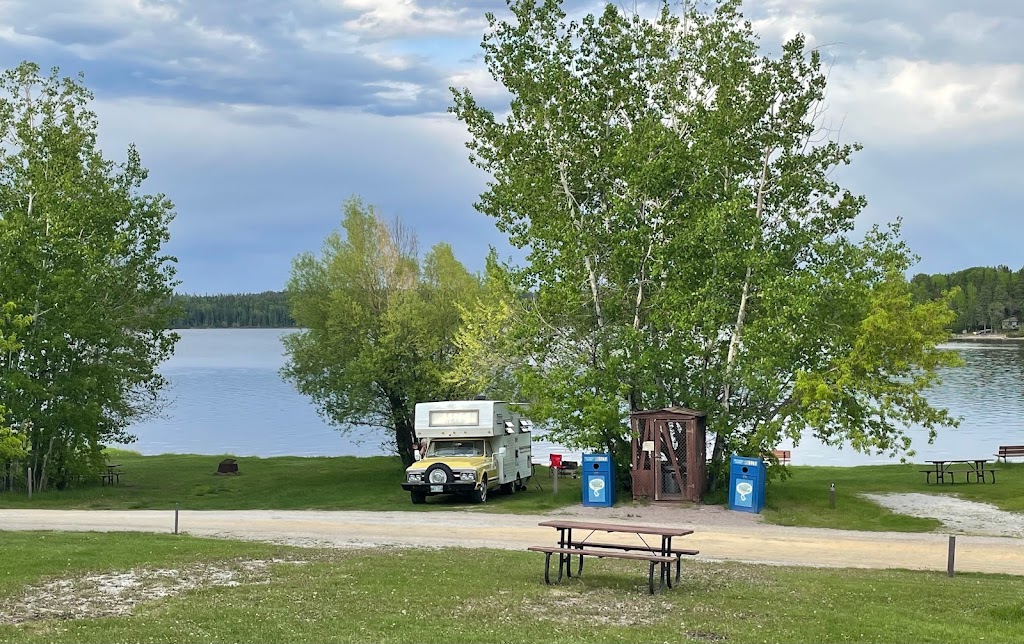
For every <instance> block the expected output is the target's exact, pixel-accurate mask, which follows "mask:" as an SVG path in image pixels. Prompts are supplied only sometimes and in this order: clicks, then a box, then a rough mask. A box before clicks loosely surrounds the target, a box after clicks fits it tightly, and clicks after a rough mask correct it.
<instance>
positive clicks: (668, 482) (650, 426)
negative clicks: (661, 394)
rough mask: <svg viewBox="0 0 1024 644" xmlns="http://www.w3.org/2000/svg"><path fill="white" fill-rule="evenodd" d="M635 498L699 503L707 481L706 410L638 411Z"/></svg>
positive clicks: (634, 419) (634, 416)
mask: <svg viewBox="0 0 1024 644" xmlns="http://www.w3.org/2000/svg"><path fill="white" fill-rule="evenodd" d="M629 424H630V428H631V430H632V439H633V440H632V442H633V462H632V468H631V470H632V476H633V498H634V499H641V498H647V499H651V500H654V501H693V502H695V503H699V502H700V500H701V497H702V496H703V494H704V489H705V486H706V483H707V456H706V454H707V443H706V433H707V413H705V412H703V411H696V410H693V409H687V408H686V407H665V408H664V409H652V410H648V411H635V412H633V413H631V414H630V415H629Z"/></svg>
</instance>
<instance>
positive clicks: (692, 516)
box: [547, 503, 763, 526]
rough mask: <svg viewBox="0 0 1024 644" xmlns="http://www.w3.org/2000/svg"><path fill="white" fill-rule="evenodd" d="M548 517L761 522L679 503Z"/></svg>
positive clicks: (574, 509)
mask: <svg viewBox="0 0 1024 644" xmlns="http://www.w3.org/2000/svg"><path fill="white" fill-rule="evenodd" d="M547 516H557V517H562V518H564V517H578V518H581V519H593V520H594V521H610V520H622V521H626V522H628V523H646V524H654V525H693V526H750V525H756V524H758V523H761V522H762V520H763V517H762V516H761V515H760V514H753V513H750V512H733V511H732V510H729V509H728V508H725V507H723V506H720V505H680V504H676V503H663V504H662V503H651V504H648V505H641V504H634V505H629V506H620V507H612V508H601V507H584V506H582V505H575V506H569V507H566V508H560V509H558V510H552V511H550V512H548V513H547Z"/></svg>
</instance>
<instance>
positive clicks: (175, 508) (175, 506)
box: [174, 503, 181, 534]
mask: <svg viewBox="0 0 1024 644" xmlns="http://www.w3.org/2000/svg"><path fill="white" fill-rule="evenodd" d="M180 506H181V504H180V503H175V504H174V534H178V508H179V507H180Z"/></svg>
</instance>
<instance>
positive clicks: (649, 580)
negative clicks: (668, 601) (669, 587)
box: [647, 561, 665, 595]
mask: <svg viewBox="0 0 1024 644" xmlns="http://www.w3.org/2000/svg"><path fill="white" fill-rule="evenodd" d="M655 566H658V567H659V568H660V569H661V574H659V575H658V590H659V591H660V590H662V589H663V588H664V587H665V564H663V563H657V562H654V561H652V562H651V567H650V570H649V572H648V573H647V588H648V589H649V590H650V591H651V594H652V595H653V594H654V567H655Z"/></svg>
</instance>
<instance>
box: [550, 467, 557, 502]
mask: <svg viewBox="0 0 1024 644" xmlns="http://www.w3.org/2000/svg"><path fill="white" fill-rule="evenodd" d="M551 476H552V477H553V478H554V479H555V481H554V483H552V485H553V486H554V492H552V494H553V495H554V496H558V468H557V467H552V468H551Z"/></svg>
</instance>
